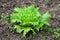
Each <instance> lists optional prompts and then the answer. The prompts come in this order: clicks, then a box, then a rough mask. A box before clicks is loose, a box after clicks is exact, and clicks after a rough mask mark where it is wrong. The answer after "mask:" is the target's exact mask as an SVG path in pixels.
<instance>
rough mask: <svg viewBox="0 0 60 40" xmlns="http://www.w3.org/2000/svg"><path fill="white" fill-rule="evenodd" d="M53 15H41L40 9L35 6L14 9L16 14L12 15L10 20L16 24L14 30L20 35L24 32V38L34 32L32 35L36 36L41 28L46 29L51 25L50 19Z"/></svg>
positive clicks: (47, 13)
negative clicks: (46, 26)
mask: <svg viewBox="0 0 60 40" xmlns="http://www.w3.org/2000/svg"><path fill="white" fill-rule="evenodd" d="M50 17H51V15H50V14H49V12H46V13H45V14H43V15H42V14H41V13H40V12H39V8H36V7H35V6H34V5H31V6H28V7H24V8H19V7H16V8H14V12H13V13H12V14H11V17H10V20H11V23H19V22H20V23H19V24H14V29H15V30H16V32H18V33H22V32H23V37H26V35H27V33H28V32H30V31H32V34H33V35H35V34H36V32H35V31H37V32H38V31H39V30H40V28H42V27H45V26H44V25H48V26H49V25H50V24H49V19H50Z"/></svg>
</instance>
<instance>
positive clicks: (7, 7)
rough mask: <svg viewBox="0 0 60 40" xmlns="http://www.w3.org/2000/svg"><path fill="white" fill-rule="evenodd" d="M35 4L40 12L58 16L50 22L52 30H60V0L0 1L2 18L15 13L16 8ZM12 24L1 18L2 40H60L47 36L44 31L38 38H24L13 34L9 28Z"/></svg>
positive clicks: (50, 35)
mask: <svg viewBox="0 0 60 40" xmlns="http://www.w3.org/2000/svg"><path fill="white" fill-rule="evenodd" d="M31 4H34V5H35V6H36V7H39V8H40V12H42V13H44V12H46V11H49V12H50V14H51V15H52V17H53V15H54V14H55V15H56V16H55V17H54V18H53V19H51V20H50V23H51V28H53V29H54V28H60V1H59V0H49V1H47V0H46V1H44V0H9V1H8V0H0V16H3V15H8V16H9V15H10V14H11V13H12V12H13V9H14V7H21V8H22V7H24V6H29V5H31ZM10 26H11V24H10V22H9V23H6V22H5V21H4V20H3V19H2V18H0V40H60V38H54V37H53V36H52V34H51V33H50V34H46V33H45V32H44V31H40V32H38V33H37V34H36V36H34V37H32V38H30V37H28V38H23V37H22V34H18V33H15V32H11V31H10V30H9V29H8V27H10Z"/></svg>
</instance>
